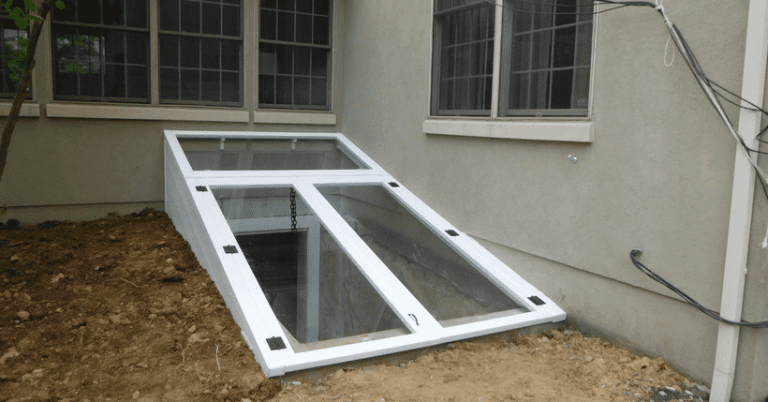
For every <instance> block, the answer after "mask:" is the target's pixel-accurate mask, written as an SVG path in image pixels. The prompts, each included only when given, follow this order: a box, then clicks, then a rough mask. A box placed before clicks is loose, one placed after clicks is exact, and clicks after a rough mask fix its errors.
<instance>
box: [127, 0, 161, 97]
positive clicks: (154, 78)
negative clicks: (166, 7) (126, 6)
mask: <svg viewBox="0 0 768 402" xmlns="http://www.w3.org/2000/svg"><path fill="white" fill-rule="evenodd" d="M157 3H158V0H149V103H150V104H151V105H159V104H160V60H159V59H160V57H159V54H160V45H159V43H160V38H159V36H158V26H157V20H158V17H159V15H158V10H157V7H158V5H157ZM127 43H128V41H127V40H126V45H127Z"/></svg>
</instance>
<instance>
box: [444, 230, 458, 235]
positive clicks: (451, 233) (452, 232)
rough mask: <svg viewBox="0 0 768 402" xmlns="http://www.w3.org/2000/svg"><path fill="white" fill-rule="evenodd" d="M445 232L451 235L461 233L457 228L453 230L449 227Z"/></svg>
mask: <svg viewBox="0 0 768 402" xmlns="http://www.w3.org/2000/svg"><path fill="white" fill-rule="evenodd" d="M445 233H448V234H449V235H451V236H458V235H459V234H458V233H457V232H456V231H455V230H453V229H448V230H446V231H445Z"/></svg>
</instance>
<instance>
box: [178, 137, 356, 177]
mask: <svg viewBox="0 0 768 402" xmlns="http://www.w3.org/2000/svg"><path fill="white" fill-rule="evenodd" d="M179 143H180V144H181V148H182V149H183V150H184V154H185V155H186V156H187V160H188V161H189V164H190V166H191V167H192V170H319V169H324V170H339V169H366V168H367V167H366V166H365V164H363V163H362V162H361V161H357V160H356V158H355V159H352V158H351V157H350V156H348V155H349V153H347V152H345V151H344V149H345V148H344V146H343V145H342V144H341V143H339V142H338V141H336V140H304V139H298V140H297V141H296V142H295V143H294V142H293V140H280V139H274V140H266V139H249V140H240V139H227V140H226V141H225V142H224V143H223V144H224V145H223V146H224V149H221V148H222V142H221V140H219V139H218V138H217V139H207V138H180V139H179Z"/></svg>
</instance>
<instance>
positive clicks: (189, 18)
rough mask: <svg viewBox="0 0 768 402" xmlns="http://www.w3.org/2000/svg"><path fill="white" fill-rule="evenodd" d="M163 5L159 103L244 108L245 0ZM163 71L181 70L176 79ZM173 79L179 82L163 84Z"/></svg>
mask: <svg viewBox="0 0 768 402" xmlns="http://www.w3.org/2000/svg"><path fill="white" fill-rule="evenodd" d="M159 5H160V7H159V12H160V35H159V38H160V43H159V45H160V46H159V54H160V67H161V72H160V102H161V103H176V104H178V103H181V104H201V105H223V106H239V105H241V104H242V95H241V85H240V83H241V78H240V76H241V74H242V57H241V56H242V46H243V41H242V33H241V25H242V24H241V21H240V19H241V9H242V2H241V1H239V0H223V1H222V0H206V1H202V2H201V1H200V0H162V1H160V2H159ZM262 29H263V27H262ZM162 67H180V68H178V69H177V70H176V73H175V75H174V74H172V73H170V72H166V73H165V74H164V73H163V70H165V69H164V68H162ZM166 71H168V70H166ZM174 78H175V79H176V80H178V82H179V83H178V84H177V83H176V82H165V81H164V80H166V79H170V80H173V79H174ZM180 84H183V85H180Z"/></svg>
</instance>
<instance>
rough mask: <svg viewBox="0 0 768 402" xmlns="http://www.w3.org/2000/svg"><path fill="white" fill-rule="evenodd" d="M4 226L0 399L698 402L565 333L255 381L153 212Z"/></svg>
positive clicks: (224, 317) (245, 353)
mask: <svg viewBox="0 0 768 402" xmlns="http://www.w3.org/2000/svg"><path fill="white" fill-rule="evenodd" d="M14 226H15V225H12V224H5V227H3V228H2V230H0V402H8V401H13V402H18V401H68V402H74V401H91V402H95V401H110V400H111V401H138V402H150V401H239V402H247V401H250V402H256V401H265V400H276V401H369V402H373V401H479V402H483V401H651V400H702V399H703V400H706V398H707V392H708V390H707V389H706V388H704V387H701V386H699V385H697V384H692V383H691V382H690V381H688V380H687V379H685V378H684V377H682V376H681V375H679V374H677V373H676V372H674V371H673V370H672V369H670V368H669V367H667V365H666V364H665V363H664V361H663V360H661V359H650V358H648V357H643V356H638V355H636V354H633V353H631V352H630V351H628V350H625V349H622V348H619V347H615V346H613V345H610V344H609V343H607V342H605V341H604V340H602V339H599V338H588V337H584V336H582V335H581V334H580V333H578V331H576V330H573V329H571V330H564V331H549V332H547V333H544V334H536V335H528V336H524V337H519V338H516V339H514V340H513V341H511V342H508V341H498V340H497V341H479V342H478V341H475V342H464V343H456V344H451V345H448V346H447V347H443V348H439V349H437V350H435V349H427V350H425V351H422V352H421V354H420V355H419V356H417V357H415V358H414V359H413V360H410V361H403V362H402V363H400V364H395V365H392V364H389V365H388V364H376V363H371V364H370V365H365V366H360V365H355V366H353V367H350V368H341V369H338V370H337V371H336V372H334V373H332V374H329V375H326V376H323V377H321V378H319V379H316V380H312V381H304V382H301V381H295V380H293V381H289V380H288V379H279V378H278V379H266V378H264V376H263V374H262V373H261V370H260V368H259V365H258V364H257V363H256V361H255V359H254V357H253V354H252V352H251V351H250V350H249V349H248V347H247V345H246V344H245V342H244V341H243V338H242V336H241V335H240V329H239V328H238V327H237V325H236V324H235V323H234V321H233V319H232V316H231V315H230V313H229V311H228V310H227V309H226V308H225V307H224V302H223V300H222V298H221V296H220V295H219V293H218V291H217V290H216V287H215V286H214V284H213V282H212V281H211V280H210V278H209V277H208V275H207V273H206V272H205V270H204V269H203V268H201V267H200V265H199V264H198V262H197V259H196V258H195V256H194V254H193V253H192V252H191V250H190V248H189V245H188V244H187V243H186V242H185V241H184V239H182V237H181V236H180V235H179V234H178V233H177V232H176V230H175V229H174V227H173V224H172V223H171V221H170V220H169V219H168V217H167V216H166V215H165V214H164V213H162V212H156V211H152V210H145V211H143V212H142V213H138V214H133V215H127V216H117V215H110V216H108V217H106V218H103V219H99V220H95V221H90V222H69V221H57V222H45V223H43V224H40V225H37V226H21V227H20V228H15V227H14Z"/></svg>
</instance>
